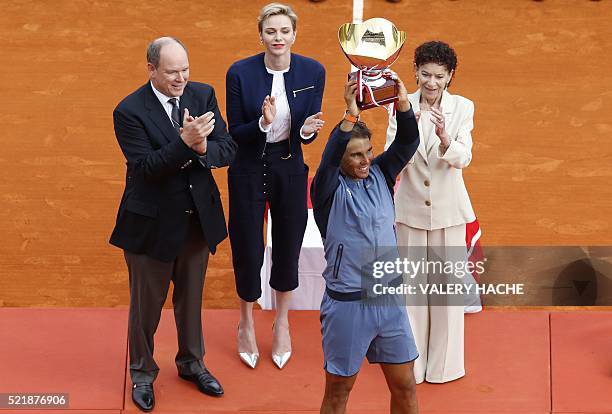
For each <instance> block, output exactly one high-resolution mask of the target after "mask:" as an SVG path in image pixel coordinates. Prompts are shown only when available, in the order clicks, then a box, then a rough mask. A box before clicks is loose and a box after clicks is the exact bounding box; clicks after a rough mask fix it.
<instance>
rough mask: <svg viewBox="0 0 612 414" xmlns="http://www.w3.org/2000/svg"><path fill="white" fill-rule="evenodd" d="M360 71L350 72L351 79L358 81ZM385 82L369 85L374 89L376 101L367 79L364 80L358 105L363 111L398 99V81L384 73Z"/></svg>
mask: <svg viewBox="0 0 612 414" xmlns="http://www.w3.org/2000/svg"><path fill="white" fill-rule="evenodd" d="M358 76H359V72H351V73H349V79H350V80H357V81H358ZM383 79H384V83H382V85H379V86H369V88H370V89H372V95H374V99H375V100H376V103H375V102H374V101H373V100H372V95H371V94H370V92H369V91H368V86H366V85H365V83H367V80H364V82H363V83H364V86H363V88H362V90H361V96H362V97H363V99H362V100H359V99H357V106H358V107H359V109H361V110H362V111H365V110H366V109H370V108H375V107H377V106H382V105H386V104H389V103H391V102H394V101H397V96H398V94H399V86H398V85H397V82H396V81H394V80H393V79H391V78H390V77H388V76H387V75H386V74H385V73H383Z"/></svg>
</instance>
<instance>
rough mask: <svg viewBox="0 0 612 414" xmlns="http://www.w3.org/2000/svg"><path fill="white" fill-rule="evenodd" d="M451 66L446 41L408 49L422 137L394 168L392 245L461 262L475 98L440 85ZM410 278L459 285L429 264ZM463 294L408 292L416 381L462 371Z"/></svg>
mask: <svg viewBox="0 0 612 414" xmlns="http://www.w3.org/2000/svg"><path fill="white" fill-rule="evenodd" d="M456 66H457V56H456V55H455V52H454V50H453V49H452V48H451V47H450V46H449V45H447V44H446V43H443V42H439V41H433V42H427V43H424V44H422V45H421V46H419V47H418V48H417V49H416V50H415V56H414V70H415V76H416V81H417V84H418V87H419V89H418V90H417V91H416V92H415V93H413V94H411V95H409V100H410V103H411V104H412V107H413V109H414V112H415V113H416V114H417V119H418V125H419V134H420V137H421V141H420V144H419V147H418V150H417V152H416V153H415V154H414V156H413V157H412V159H411V160H410V161H409V163H408V165H407V166H406V168H405V169H404V170H403V171H402V173H401V174H400V183H399V187H398V190H397V193H396V194H395V211H396V231H397V242H398V246H400V250H401V251H402V250H403V251H404V252H407V253H406V254H407V255H408V256H409V258H410V259H411V260H413V261H423V259H426V260H427V261H428V262H432V261H436V260H437V261H442V262H448V261H452V262H453V263H459V262H463V263H465V260H466V257H465V255H466V248H465V224H466V223H469V222H471V221H473V220H474V219H475V216H474V212H473V210H472V205H471V203H470V199H469V197H468V193H467V190H466V188H465V184H464V182H463V176H462V169H463V168H466V167H467V166H468V165H469V164H470V161H471V160H472V136H471V131H472V128H473V116H474V104H473V103H472V101H470V100H468V99H466V98H464V97H462V96H458V95H452V94H450V93H449V92H448V91H447V88H448V86H449V84H450V82H451V80H452V77H453V75H454V73H455V68H456ZM390 114H391V115H390V117H389V128H388V130H387V146H388V145H390V144H391V142H393V139H394V138H395V131H396V121H395V117H394V116H393V115H392V114H393V110H391V111H390ZM402 247H403V248H402ZM419 247H420V248H419ZM438 272H439V270H438ZM410 276H411V277H413V279H412V282H411V283H412V284H417V283H421V284H427V283H430V284H432V283H444V282H446V283H448V282H451V283H463V281H462V280H460V279H456V278H457V277H461V273H460V272H455V273H452V274H448V273H447V274H437V273H435V272H434V270H432V268H430V269H429V272H428V271H427V270H426V271H424V272H420V273H419V274H417V275H410ZM417 289H418V287H417ZM463 300H464V299H463V298H462V297H460V296H455V297H452V296H447V297H443V298H441V297H440V296H437V297H432V296H426V295H421V296H420V297H415V296H411V297H409V298H408V315H409V318H410V323H411V325H412V329H413V332H414V337H415V340H416V344H417V348H418V350H419V354H420V356H419V358H418V359H417V360H416V362H415V365H414V371H415V378H416V381H417V383H420V382H422V381H424V380H427V381H428V382H434V383H442V382H447V381H452V380H455V379H457V378H460V377H462V376H464V375H465V368H464V358H463V354H464V353H463Z"/></svg>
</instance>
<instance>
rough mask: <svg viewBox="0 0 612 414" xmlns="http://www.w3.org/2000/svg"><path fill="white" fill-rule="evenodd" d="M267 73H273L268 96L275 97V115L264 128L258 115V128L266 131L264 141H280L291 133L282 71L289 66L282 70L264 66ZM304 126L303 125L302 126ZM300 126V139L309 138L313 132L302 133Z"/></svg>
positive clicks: (261, 118)
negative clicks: (308, 133)
mask: <svg viewBox="0 0 612 414" xmlns="http://www.w3.org/2000/svg"><path fill="white" fill-rule="evenodd" d="M266 70H267V71H268V73H270V74H271V75H273V78H272V90H271V91H270V96H274V98H275V106H276V115H275V116H274V120H273V121H272V123H271V124H270V125H268V126H267V127H266V128H264V127H263V121H264V119H263V115H262V116H261V117H259V129H260V130H261V132H265V133H266V142H270V143H272V142H281V141H284V140H286V139H288V138H289V134H290V133H291V110H290V109H289V101H287V91H286V90H285V78H284V76H283V74H284V73H286V72H289V68H287V69H284V70H272V69H270V68H268V67H266ZM302 128H304V126H302ZM302 128H300V136H301V137H302V139H310V138H312V137H314V134H310V135H304V133H303V132H302Z"/></svg>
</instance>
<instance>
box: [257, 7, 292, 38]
mask: <svg viewBox="0 0 612 414" xmlns="http://www.w3.org/2000/svg"><path fill="white" fill-rule="evenodd" d="M277 15H282V16H287V17H288V18H289V20H291V26H293V31H294V32H295V29H296V27H297V19H298V17H297V14H295V12H294V11H293V9H292V8H291V6H289V5H286V4H281V3H270V4H267V5H265V6H263V7H262V8H261V11H260V12H259V17H258V18H257V27H258V28H259V33H261V31H262V30H263V22H264V21H265V20H266V19H267V18H268V17H272V16H277Z"/></svg>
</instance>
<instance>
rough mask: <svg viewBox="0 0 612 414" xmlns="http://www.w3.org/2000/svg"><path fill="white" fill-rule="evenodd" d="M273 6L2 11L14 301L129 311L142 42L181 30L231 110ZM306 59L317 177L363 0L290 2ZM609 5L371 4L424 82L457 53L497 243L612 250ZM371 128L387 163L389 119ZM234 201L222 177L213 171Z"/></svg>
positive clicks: (224, 272)
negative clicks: (123, 132)
mask: <svg viewBox="0 0 612 414" xmlns="http://www.w3.org/2000/svg"><path fill="white" fill-rule="evenodd" d="M264 4H265V2H264V1H237V0H225V1H222V2H213V1H197V2H187V1H173V2H159V1H139V0H134V1H89V0H88V1H80V0H71V1H53V2H46V1H25V0H24V1H4V2H2V13H1V14H0V22H1V24H0V40H1V44H2V46H1V49H2V57H3V59H2V61H3V64H2V66H1V67H0V71H1V74H2V75H1V77H2V79H3V86H2V91H3V93H2V97H3V99H2V102H1V103H0V105H1V108H2V110H1V111H0V123H1V124H2V131H3V132H2V148H3V151H2V152H1V153H0V169H1V170H2V180H1V181H0V227H1V228H2V237H1V238H0V306H4V307H32V306H35V307H38V306H52V307H72V306H74V307H125V306H126V305H127V303H128V300H129V298H128V289H127V272H126V268H125V263H124V260H123V256H122V253H121V251H120V250H119V249H116V248H114V247H111V246H110V245H109V244H108V243H107V240H108V237H109V234H110V231H111V229H112V227H113V223H114V220H115V213H116V209H117V206H118V202H119V199H120V197H121V193H122V190H123V178H124V160H123V157H122V154H121V152H120V150H119V148H118V145H117V143H116V140H115V137H114V133H113V126H112V117H111V114H112V110H113V108H114V107H115V105H116V104H117V103H118V102H119V101H120V100H121V99H122V98H123V97H124V96H126V95H127V94H129V93H130V92H132V91H133V90H134V89H136V88H137V87H139V86H140V85H142V84H144V83H145V81H146V76H147V74H146V65H145V48H146V45H147V43H148V41H150V40H151V39H153V38H155V37H158V36H161V35H166V34H171V35H174V36H176V37H179V38H180V39H182V40H183V41H184V42H185V44H186V45H187V46H188V48H189V52H190V61H191V68H192V70H191V79H192V80H198V81H204V82H208V83H210V84H212V85H213V86H214V87H215V89H216V91H217V96H218V99H219V104H220V107H221V109H222V112H223V113H224V116H225V84H224V79H225V72H226V70H227V68H228V67H229V65H230V64H231V63H232V62H234V61H236V60H238V59H240V58H243V57H246V56H249V55H252V54H255V53H258V52H259V51H260V44H259V40H258V36H257V29H256V20H255V19H256V16H257V14H258V11H259V8H260V7H261V6H262V5H264ZM292 4H293V6H294V7H295V9H296V11H297V13H298V15H299V18H300V20H299V23H298V37H297V42H296V45H295V48H294V51H295V52H296V53H300V54H304V55H308V56H311V57H313V58H316V59H317V60H319V61H320V62H322V63H323V64H324V65H325V67H326V69H327V87H326V90H325V99H324V103H323V107H324V108H323V111H324V115H325V119H326V120H327V125H326V126H325V128H324V130H323V133H322V134H321V135H320V136H319V138H318V140H317V141H316V142H315V143H314V144H313V145H310V146H308V147H306V148H305V157H306V162H307V163H308V164H309V165H310V168H311V171H312V173H314V170H315V168H316V166H317V165H318V161H319V159H320V157H321V152H322V149H323V147H324V144H325V142H326V139H327V136H328V134H329V132H330V131H331V127H332V125H333V124H334V123H335V122H337V121H338V120H339V119H340V117H341V115H342V111H343V101H342V97H341V94H342V90H343V82H344V79H345V76H346V73H347V71H348V62H347V60H346V59H345V58H344V57H343V55H342V53H341V51H340V48H339V45H338V42H337V36H336V33H337V29H338V27H339V26H340V25H341V24H342V23H345V22H349V21H350V20H351V19H352V3H351V2H350V1H340V0H327V1H326V2H323V3H319V4H314V3H310V2H307V1H305V0H299V1H293V2H292ZM611 16H612V2H608V1H601V2H591V1H586V0H585V1H578V0H576V1H567V0H566V1H543V2H532V1H527V0H517V1H505V0H487V1H486V2H484V1H467V0H463V1H446V0H445V1H436V0H432V1H416V0H404V2H403V3H400V4H389V3H386V2H385V1H383V0H366V1H365V10H364V17H365V18H369V17H386V18H388V19H390V20H392V21H393V22H394V23H395V24H396V25H397V26H398V27H399V28H400V29H402V30H405V31H406V32H407V34H408V40H407V42H406V45H405V47H404V52H403V54H402V55H401V56H400V58H399V61H398V62H397V63H396V65H394V69H395V70H396V71H398V72H399V73H400V75H401V76H402V77H403V78H404V79H405V80H406V83H407V84H409V85H414V83H413V81H412V79H413V75H412V70H411V66H412V52H413V50H414V48H415V46H416V45H417V44H420V43H421V42H423V41H426V40H430V39H442V40H445V41H447V42H449V43H450V44H451V45H452V46H454V48H455V49H456V51H457V53H458V56H459V67H458V71H457V75H456V78H455V80H454V82H453V85H452V88H451V89H452V92H454V93H457V94H461V95H464V96H466V97H468V98H470V99H472V100H473V101H474V102H475V105H476V114H475V130H474V132H473V137H474V142H475V146H474V160H473V163H472V165H471V166H470V167H469V168H468V169H467V170H465V172H464V174H465V181H466V183H467V186H468V189H469V192H470V196H471V199H472V203H473V205H474V208H475V210H476V213H477V216H478V218H479V220H480V222H481V226H482V228H483V232H484V236H483V239H482V242H483V244H484V245H609V244H610V231H611V228H610V227H611V225H610V217H612V186H611V185H610V180H611V178H612V149H611V147H610V142H611V141H610V140H611V138H612V72H611V71H610V67H611V66H612V58H611V57H610V53H609V51H610V50H612V25H611V24H610V17H611ZM363 117H364V119H365V120H366V122H368V124H369V125H370V126H372V127H373V129H374V136H375V138H376V139H375V148H376V150H377V151H381V150H382V147H383V143H384V131H385V128H386V113H385V111H383V110H380V109H379V110H371V111H368V112H367V113H365V114H364V116H363ZM215 176H216V178H217V182H218V184H219V187H220V189H221V193H222V194H223V197H224V203H225V205H226V206H227V182H226V171H225V170H222V171H216V174H215ZM205 296H206V299H205V307H209V308H232V307H236V306H237V301H236V296H235V293H234V280H233V272H232V268H231V252H230V249H229V243H228V242H227V241H226V242H224V243H223V244H222V245H221V246H220V249H219V251H218V254H217V255H215V256H214V257H213V258H212V260H211V262H210V266H209V269H208V273H207V279H206V289H205Z"/></svg>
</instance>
